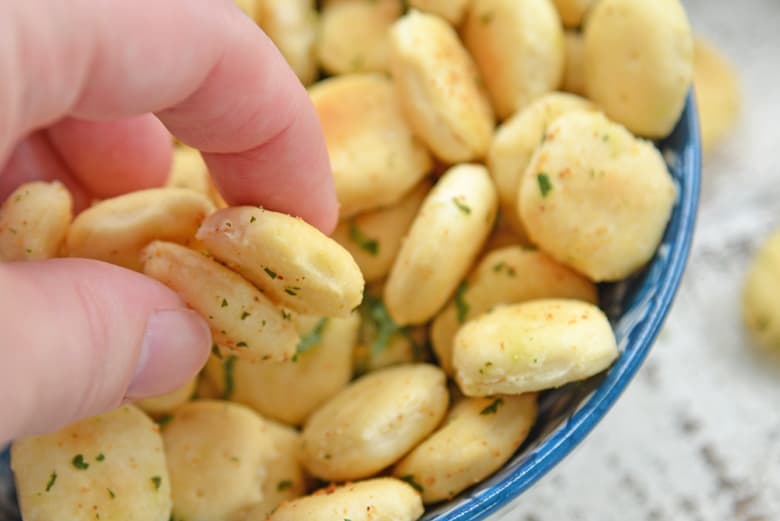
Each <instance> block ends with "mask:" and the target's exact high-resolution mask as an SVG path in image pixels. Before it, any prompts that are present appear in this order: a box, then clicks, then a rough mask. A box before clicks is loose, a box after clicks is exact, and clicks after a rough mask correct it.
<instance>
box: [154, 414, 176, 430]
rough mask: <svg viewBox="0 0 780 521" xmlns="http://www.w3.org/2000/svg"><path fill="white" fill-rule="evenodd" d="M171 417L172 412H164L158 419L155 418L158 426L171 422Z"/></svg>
mask: <svg viewBox="0 0 780 521" xmlns="http://www.w3.org/2000/svg"><path fill="white" fill-rule="evenodd" d="M172 419H173V415H172V414H166V415H164V416H161V417H160V419H159V420H157V425H159V426H160V427H165V426H166V425H168V424H169V423H171V420H172Z"/></svg>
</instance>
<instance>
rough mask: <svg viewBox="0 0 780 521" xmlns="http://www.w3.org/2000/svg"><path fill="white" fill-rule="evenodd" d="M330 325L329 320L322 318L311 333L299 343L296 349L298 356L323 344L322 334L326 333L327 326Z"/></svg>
mask: <svg viewBox="0 0 780 521" xmlns="http://www.w3.org/2000/svg"><path fill="white" fill-rule="evenodd" d="M327 324H328V319H327V318H322V319H320V320H319V322H317V324H316V325H315V326H314V327H313V328H312V330H311V331H309V332H308V333H306V334H305V335H303V337H301V341H300V342H298V346H297V347H296V348H295V354H296V356H297V355H299V354H301V353H305V352H306V351H308V350H309V349H311V348H312V347H314V346H316V345H317V344H319V343H320V342H322V333H323V332H324V331H325V326H326V325H327Z"/></svg>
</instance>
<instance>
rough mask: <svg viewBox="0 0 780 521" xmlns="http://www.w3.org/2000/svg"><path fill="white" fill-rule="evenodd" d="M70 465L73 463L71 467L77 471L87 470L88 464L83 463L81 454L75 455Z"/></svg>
mask: <svg viewBox="0 0 780 521" xmlns="http://www.w3.org/2000/svg"><path fill="white" fill-rule="evenodd" d="M71 463H73V466H74V467H76V468H77V469H79V470H87V469H88V468H89V463H87V462H86V461H84V455H83V454H76V455H75V456H73V460H72V461H71Z"/></svg>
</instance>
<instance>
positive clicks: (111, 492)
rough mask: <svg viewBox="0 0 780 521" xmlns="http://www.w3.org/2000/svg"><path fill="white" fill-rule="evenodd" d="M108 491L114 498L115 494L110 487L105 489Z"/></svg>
mask: <svg viewBox="0 0 780 521" xmlns="http://www.w3.org/2000/svg"><path fill="white" fill-rule="evenodd" d="M106 490H107V491H108V495H109V496H110V497H111V499H114V498H115V497H116V494H114V491H113V490H111V489H110V488H107V489H106Z"/></svg>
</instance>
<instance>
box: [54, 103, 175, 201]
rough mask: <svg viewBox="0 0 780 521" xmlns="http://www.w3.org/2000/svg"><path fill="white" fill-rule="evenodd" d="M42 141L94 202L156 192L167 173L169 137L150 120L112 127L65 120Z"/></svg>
mask: <svg viewBox="0 0 780 521" xmlns="http://www.w3.org/2000/svg"><path fill="white" fill-rule="evenodd" d="M48 135H49V139H50V141H51V143H52V145H53V146H54V147H55V149H56V150H57V152H58V153H59V155H60V157H61V158H62V160H63V162H64V163H65V165H66V166H67V167H68V169H69V171H70V172H71V173H72V175H73V176H74V177H75V178H76V179H78V180H79V182H80V183H81V185H82V186H84V187H85V188H86V190H87V191H89V192H90V193H91V194H92V195H94V196H95V197H99V198H103V197H113V196H116V195H120V194H124V193H127V192H132V191H135V190H143V189H146V188H152V187H156V186H161V185H162V184H163V183H165V181H166V179H167V178H168V175H169V172H170V168H171V161H172V157H173V143H172V140H171V136H170V133H169V132H168V130H167V129H166V128H165V126H164V125H163V124H162V123H161V122H160V121H159V120H158V119H157V118H156V117H155V116H153V115H151V114H145V115H141V116H137V117H133V118H127V119H123V120H118V121H85V120H80V119H74V118H66V119H64V120H62V121H61V122H59V123H57V124H56V125H54V126H52V127H51V128H50V129H49V130H48Z"/></svg>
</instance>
